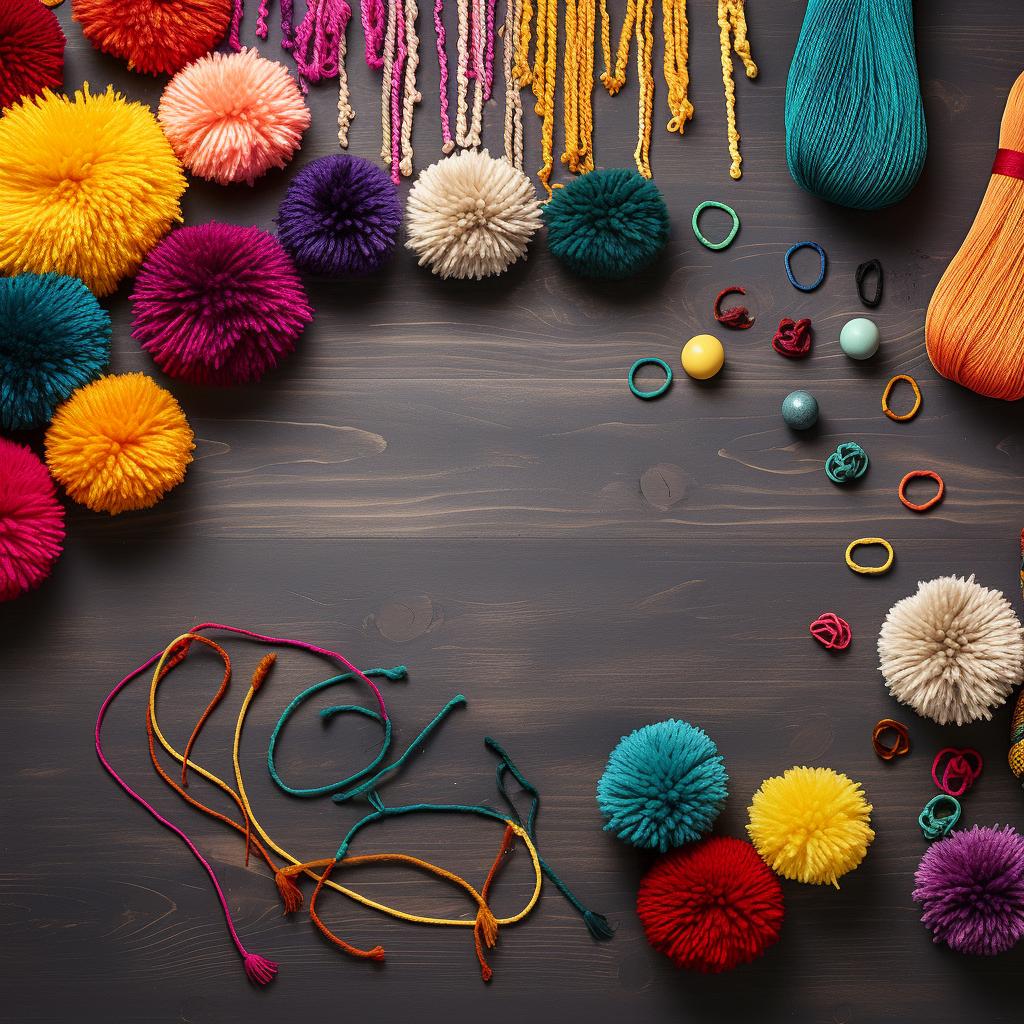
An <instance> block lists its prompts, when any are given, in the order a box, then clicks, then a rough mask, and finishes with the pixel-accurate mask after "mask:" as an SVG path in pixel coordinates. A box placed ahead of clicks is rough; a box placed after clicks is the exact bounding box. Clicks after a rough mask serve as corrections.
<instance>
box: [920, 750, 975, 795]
mask: <svg viewBox="0 0 1024 1024" xmlns="http://www.w3.org/2000/svg"><path fill="white" fill-rule="evenodd" d="M947 756H948V757H949V760H948V761H945V764H944V765H943V761H944V760H945V758H946V757H947ZM940 765H943V767H942V774H941V776H940V775H939V766H940ZM983 767H984V762H983V761H982V759H981V754H979V753H978V751H976V750H974V749H973V748H972V747H965V748H964V749H962V750H957V749H956V748H955V747H943V748H942V750H940V751H939V752H938V753H937V754H936V755H935V760H934V761H932V782H934V783H935V785H936V786H938V787H939V789H941V790H942V792H943V793H944V794H945V795H946V796H950V797H958V796H963V795H964V793H966V792H967V790H969V789H970V788H971V786H973V785H974V783H975V782H976V781H977V780H978V777H979V776H980V775H981V770H982V768H983Z"/></svg>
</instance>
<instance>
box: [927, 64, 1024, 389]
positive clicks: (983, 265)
mask: <svg viewBox="0 0 1024 1024" xmlns="http://www.w3.org/2000/svg"><path fill="white" fill-rule="evenodd" d="M999 147H1000V149H999V153H1000V154H1002V153H1007V152H1009V153H1011V154H1013V153H1016V154H1018V156H1019V155H1020V152H1021V151H1022V150H1024V74H1022V75H1021V76H1020V77H1019V78H1018V79H1017V80H1016V81H1015V82H1014V83H1013V87H1012V88H1011V89H1010V95H1009V97H1008V98H1007V100H1006V109H1005V110H1004V112H1003V120H1002V124H1001V125H1000V128H999ZM1022 163H1024V161H1021V160H1017V161H1016V173H1010V172H1012V171H1014V164H1013V163H1012V162H1010V161H1000V160H998V159H997V162H996V165H995V167H994V168H993V173H992V176H991V178H990V179H989V183H988V188H987V189H986V190H985V195H984V197H983V198H982V200H981V206H979V207H978V213H977V215H976V216H975V218H974V223H973V224H972V225H971V229H970V231H968V232H967V237H966V238H965V239H964V242H963V245H961V246H960V250H959V251H958V252H957V254H956V255H955V256H954V257H953V259H952V261H951V262H950V264H949V266H948V267H947V268H946V272H945V273H944V274H943V275H942V279H941V280H940V281H939V283H938V286H937V287H936V289H935V292H934V294H933V295H932V298H931V302H930V303H929V304H928V314H927V317H926V319H925V325H924V340H925V344H926V346H927V349H928V358H929V359H931V361H932V365H933V366H934V367H935V369H936V370H938V371H939V373H941V374H942V376H943V377H948V378H949V379H950V380H953V381H956V382H957V383H958V384H962V385H963V386H964V387H965V388H970V389H971V390H972V391H976V392H977V393H978V394H980V395H987V396H988V397H989V398H1002V399H1005V400H1007V401H1017V400H1018V399H1020V398H1024V345H1022V344H1021V339H1022V338H1024V306H1022V304H1021V298H1020V296H1021V291H1022V290H1024V169H1022V167H1021V164H1022Z"/></svg>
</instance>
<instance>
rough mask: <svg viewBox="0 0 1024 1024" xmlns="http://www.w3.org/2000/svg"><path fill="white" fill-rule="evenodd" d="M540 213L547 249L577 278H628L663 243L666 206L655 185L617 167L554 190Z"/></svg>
mask: <svg viewBox="0 0 1024 1024" xmlns="http://www.w3.org/2000/svg"><path fill="white" fill-rule="evenodd" d="M541 213H542V216H543V218H544V223H545V224H546V225H547V229H548V248H549V249H550V250H551V252H552V254H553V255H554V256H555V258H556V259H557V260H558V261H559V262H560V263H561V264H562V265H563V266H565V267H566V268H567V269H568V270H571V271H572V272H573V273H574V274H578V275H579V276H580V277H592V278H598V279H604V280H614V279H621V278H626V277H632V276H633V275H634V274H637V273H639V272H640V271H641V270H645V269H646V268H647V267H649V266H650V265H651V264H652V263H653V262H654V260H655V259H656V258H657V256H658V254H659V253H660V252H661V250H662V249H663V248H664V247H665V243H666V242H667V241H668V232H669V215H668V207H667V206H666V205H665V200H664V198H663V196H662V194H661V191H660V190H659V189H658V186H657V185H655V184H654V182H653V181H649V180H648V179H647V178H645V177H643V176H642V175H640V174H638V173H637V172H636V171H634V170H628V169H625V168H621V167H619V168H608V169H606V170H599V171H591V172H590V173H589V174H584V175H583V176H582V177H579V178H575V179H574V180H573V181H571V182H569V184H568V185H566V186H565V188H560V189H556V190H555V194H554V196H553V197H552V199H551V201H550V202H549V203H548V204H547V206H545V207H544V208H543V210H542V211H541Z"/></svg>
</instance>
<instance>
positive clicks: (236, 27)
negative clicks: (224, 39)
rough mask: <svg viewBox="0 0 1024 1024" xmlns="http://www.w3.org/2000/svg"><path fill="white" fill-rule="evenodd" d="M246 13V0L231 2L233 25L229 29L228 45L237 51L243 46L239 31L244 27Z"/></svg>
mask: <svg viewBox="0 0 1024 1024" xmlns="http://www.w3.org/2000/svg"><path fill="white" fill-rule="evenodd" d="M244 13H245V0H233V2H232V4H231V27H230V28H229V29H228V46H230V47H231V49H232V50H234V51H235V53H238V51H239V50H240V49H241V48H242V41H241V39H240V38H239V32H240V31H241V29H242V15H243V14H244Z"/></svg>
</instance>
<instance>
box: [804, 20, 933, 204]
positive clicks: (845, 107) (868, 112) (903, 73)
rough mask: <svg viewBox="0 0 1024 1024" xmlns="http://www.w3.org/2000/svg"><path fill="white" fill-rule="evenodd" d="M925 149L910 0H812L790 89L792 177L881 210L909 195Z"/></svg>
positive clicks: (832, 197)
mask: <svg viewBox="0 0 1024 1024" xmlns="http://www.w3.org/2000/svg"><path fill="white" fill-rule="evenodd" d="M927 151H928V131H927V127H926V125H925V119H924V107H923V106H922V103H921V85H920V81H919V79H918V71H917V55H916V52H915V49H914V10H913V3H912V0H809V3H808V4H807V12H806V14H805V15H804V22H803V27H802V28H801V30H800V38H799V39H798V41H797V44H796V51H795V52H794V54H793V62H792V63H791V64H790V68H789V80H788V82H787V85H786V162H787V163H788V164H789V173H790V174H791V175H792V176H793V180H794V181H795V182H796V183H797V184H798V185H799V186H800V187H801V188H802V189H805V190H806V191H808V192H810V193H812V194H813V195H816V196H819V197H820V198H822V199H826V200H828V201H829V202H831V203H836V204H838V205H839V206H847V207H851V208H852V209H856V210H877V209H880V208H881V207H884V206H890V205H892V204H893V203H898V202H899V201H900V200H901V199H903V198H904V197H905V196H906V195H907V194H908V193H909V192H910V190H911V189H912V188H913V187H914V184H915V183H916V182H917V179H918V177H919V176H920V174H921V170H922V168H923V167H924V161H925V156H926V154H927Z"/></svg>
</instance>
